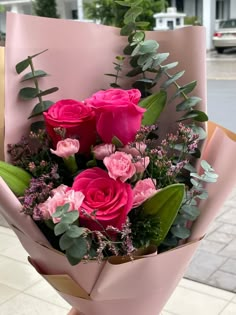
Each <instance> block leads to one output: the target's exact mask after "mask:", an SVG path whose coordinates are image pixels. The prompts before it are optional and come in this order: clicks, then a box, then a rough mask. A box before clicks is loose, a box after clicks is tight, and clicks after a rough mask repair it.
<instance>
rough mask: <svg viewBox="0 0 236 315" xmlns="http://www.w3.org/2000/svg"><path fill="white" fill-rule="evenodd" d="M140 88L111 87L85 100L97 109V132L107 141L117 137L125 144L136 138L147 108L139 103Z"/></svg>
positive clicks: (109, 141)
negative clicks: (123, 88)
mask: <svg viewBox="0 0 236 315" xmlns="http://www.w3.org/2000/svg"><path fill="white" fill-rule="evenodd" d="M140 97H141V94H140V92H139V90H137V89H132V90H122V89H109V90H106V91H99V92H97V93H95V94H93V95H92V97H90V98H89V99H87V100H86V101H85V102H86V103H87V104H89V105H91V106H93V107H94V109H95V111H96V120H97V132H98V134H99V136H100V137H101V139H102V141H103V142H105V143H111V141H112V138H113V137H115V136H116V137H117V138H118V139H119V140H120V141H121V142H122V143H123V144H124V145H126V144H127V143H128V142H132V141H134V140H135V135H136V134H137V131H138V130H139V129H140V126H141V121H142V117H143V113H144V112H145V109H143V108H141V107H139V106H138V105H137V104H138V102H139V100H140Z"/></svg>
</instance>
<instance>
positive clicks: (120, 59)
mask: <svg viewBox="0 0 236 315" xmlns="http://www.w3.org/2000/svg"><path fill="white" fill-rule="evenodd" d="M116 60H119V61H123V60H125V57H124V56H116ZM116 65H118V64H116Z"/></svg>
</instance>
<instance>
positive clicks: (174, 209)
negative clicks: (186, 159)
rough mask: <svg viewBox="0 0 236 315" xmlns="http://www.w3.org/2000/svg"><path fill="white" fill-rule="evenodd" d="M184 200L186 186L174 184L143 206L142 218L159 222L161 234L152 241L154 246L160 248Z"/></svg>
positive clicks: (159, 192)
mask: <svg viewBox="0 0 236 315" xmlns="http://www.w3.org/2000/svg"><path fill="white" fill-rule="evenodd" d="M183 198H184V185H183V184H173V185H169V186H167V187H165V188H163V189H161V190H159V191H158V192H157V193H156V194H155V195H154V196H153V197H151V198H149V199H148V200H146V201H145V202H144V204H143V213H142V217H143V218H145V217H146V216H147V217H149V218H151V217H152V219H153V220H154V221H156V220H157V219H158V222H159V234H158V237H155V238H153V239H151V240H150V242H151V243H152V244H155V245H156V246H159V245H160V244H161V243H162V242H163V240H164V239H165V237H166V235H167V233H168V231H169V230H170V228H171V226H172V224H173V222H174V220H175V218H176V216H177V214H178V211H179V207H180V206H181V203H182V201H183Z"/></svg>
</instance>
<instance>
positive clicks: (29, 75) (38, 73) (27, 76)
mask: <svg viewBox="0 0 236 315" xmlns="http://www.w3.org/2000/svg"><path fill="white" fill-rule="evenodd" d="M47 75H48V74H47V73H46V72H45V71H43V70H35V71H34V74H33V73H32V72H29V73H26V74H25V75H24V76H23V78H22V80H21V82H24V81H27V80H31V79H34V78H40V77H45V76H47Z"/></svg>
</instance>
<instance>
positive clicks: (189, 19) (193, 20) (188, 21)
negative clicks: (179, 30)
mask: <svg viewBox="0 0 236 315" xmlns="http://www.w3.org/2000/svg"><path fill="white" fill-rule="evenodd" d="M184 24H185V25H200V23H199V21H198V17H197V16H185V18H184Z"/></svg>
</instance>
